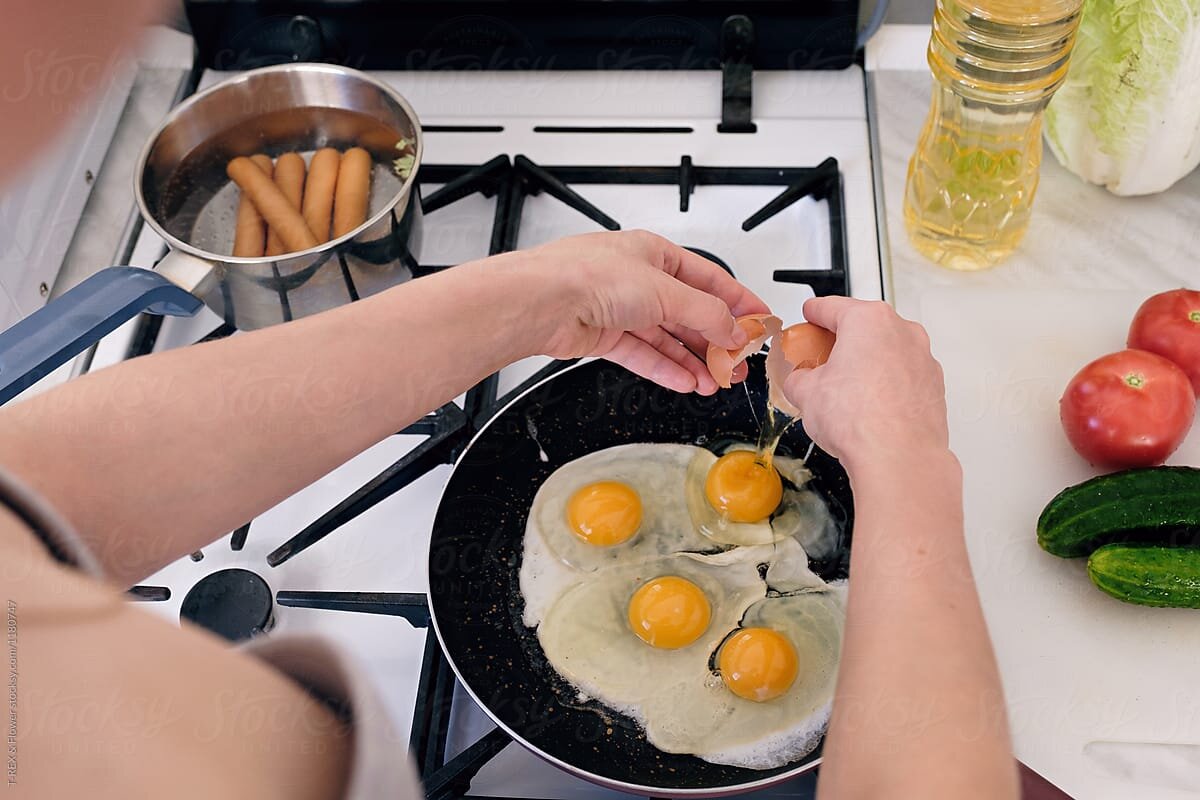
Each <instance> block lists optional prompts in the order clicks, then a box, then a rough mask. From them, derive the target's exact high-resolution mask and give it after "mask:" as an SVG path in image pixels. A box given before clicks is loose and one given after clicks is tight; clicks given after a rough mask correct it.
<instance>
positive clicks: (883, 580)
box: [787, 298, 1018, 800]
mask: <svg viewBox="0 0 1200 800" xmlns="http://www.w3.org/2000/svg"><path fill="white" fill-rule="evenodd" d="M805 315H806V316H807V317H808V319H809V320H810V321H812V322H816V323H817V324H820V325H823V326H825V327H828V328H830V329H833V330H835V331H836V332H837V335H838V340H837V343H836V344H835V345H834V350H833V354H832V356H831V358H830V361H829V363H828V364H826V365H825V366H822V367H818V368H817V369H816V370H811V371H802V372H798V373H794V374H793V375H792V376H791V377H790V378H789V381H788V385H787V391H788V394H789V396H790V397H791V398H792V399H793V402H795V403H796V404H797V405H798V406H799V407H800V408H801V409H802V410H803V411H804V419H805V427H806V429H807V430H808V432H809V433H810V435H811V436H812V437H813V438H814V439H815V440H816V441H817V443H818V444H820V445H821V446H822V447H824V448H825V449H826V450H829V451H830V452H831V453H832V454H834V455H837V456H838V457H839V458H841V459H842V462H843V464H844V465H845V466H846V469H847V472H848V473H849V475H850V481H851V486H852V489H853V491H854V505H855V525H854V547H853V551H852V554H851V562H850V587H851V588H850V600H849V608H848V611H847V618H846V634H845V639H844V641H843V646H842V661H841V668H840V672H839V673H838V687H837V696H836V698H835V700H834V710H833V720H832V722H831V725H830V732H829V738H828V740H827V742H826V745H825V761H824V763H823V765H822V767H821V778H820V785H819V792H820V796H821V798H822V800H847V799H849V798H880V797H896V798H908V797H912V798H922V800H941V799H942V798H944V799H945V800H957V798H962V797H972V798H996V799H997V800H1000V798H1016V797H1018V784H1017V772H1016V765H1015V762H1014V761H1013V757H1012V750H1011V744H1010V741H1009V735H1008V725H1007V721H1006V717H1005V709H1004V697H1003V692H1002V689H1001V685H1000V676H999V673H998V671H997V668H996V663H995V659H994V657H993V654H992V647H991V642H990V640H989V639H988V634H987V629H986V627H985V625H984V620H983V614H982V612H981V610H980V607H979V600H978V597H977V596H976V593H975V584H974V580H973V579H972V577H971V568H970V564H969V562H968V559H967V550H966V545H965V543H964V540H963V514H962V472H961V470H960V468H959V465H958V461H957V460H956V459H955V458H954V456H953V454H952V453H951V452H950V450H949V445H948V436H947V432H946V409H945V400H944V388H943V383H942V374H941V369H940V367H939V366H938V365H937V362H935V361H934V360H933V358H932V357H931V356H930V354H929V341H928V338H927V337H926V336H925V333H924V331H923V330H922V329H921V328H920V327H919V326H917V325H914V324H913V323H910V322H906V321H904V320H902V319H900V318H899V317H897V316H896V315H895V313H894V312H893V311H891V309H890V308H888V307H887V306H886V305H884V304H882V303H863V302H860V301H854V300H846V299H844V298H825V299H821V300H816V301H810V302H809V304H808V305H806V306H805Z"/></svg>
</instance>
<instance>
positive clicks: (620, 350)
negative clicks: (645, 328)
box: [604, 333, 712, 392]
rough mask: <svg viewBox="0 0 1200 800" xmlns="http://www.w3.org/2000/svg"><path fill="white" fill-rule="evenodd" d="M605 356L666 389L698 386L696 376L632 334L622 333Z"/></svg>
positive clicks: (687, 390)
mask: <svg viewBox="0 0 1200 800" xmlns="http://www.w3.org/2000/svg"><path fill="white" fill-rule="evenodd" d="M604 357H605V358H607V359H608V360H609V361H613V362H615V363H617V364H620V365H621V366H623V367H625V369H627V370H629V371H630V372H632V373H633V374H635V375H640V376H641V377H643V378H646V379H648V380H652V381H654V382H655V383H657V384H658V385H659V386H664V387H666V388H667V389H673V390H674V391H676V392H692V391H695V389H696V377H695V375H693V374H692V373H691V372H690V371H689V370H687V369H685V368H684V367H681V366H680V365H679V364H677V363H676V362H675V361H673V360H672V359H671V358H669V357H668V356H665V355H663V354H662V353H660V352H659V351H658V350H657V349H655V348H654V347H652V346H651V345H650V344H648V343H646V342H644V341H642V340H641V339H639V338H637V337H636V336H634V335H633V334H631V333H623V334H621V338H620V339H618V340H617V343H616V345H614V346H613V348H612V349H611V350H609V351H608V352H607V353H605V355H604ZM711 378H712V376H709V379H710V380H711Z"/></svg>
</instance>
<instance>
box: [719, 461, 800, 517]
mask: <svg viewBox="0 0 1200 800" xmlns="http://www.w3.org/2000/svg"><path fill="white" fill-rule="evenodd" d="M704 494H705V495H706V496H707V497H708V502H709V505H711V506H712V507H713V508H715V509H716V510H717V511H720V512H721V513H722V514H725V515H726V516H728V517H729V519H730V520H731V521H733V522H758V521H759V520H764V519H766V518H767V517H769V516H771V512H772V511H774V510H775V509H776V508H777V507H778V506H779V501H780V500H782V499H783V481H781V480H780V479H779V473H778V472H776V471H775V468H774V467H772V466H768V465H766V464H763V463H762V462H760V461H758V459H757V457H756V455H755V454H754V452H753V451H751V450H734V451H733V452H731V453H726V454H725V455H723V456H721V457H720V458H718V459H717V463H715V464H713V465H712V468H711V469H710V470H709V471H708V478H707V479H706V480H705V481H704Z"/></svg>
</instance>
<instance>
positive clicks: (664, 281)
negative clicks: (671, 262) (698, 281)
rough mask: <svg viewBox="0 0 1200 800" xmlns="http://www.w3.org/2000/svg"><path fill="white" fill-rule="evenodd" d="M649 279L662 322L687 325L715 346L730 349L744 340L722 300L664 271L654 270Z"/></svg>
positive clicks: (744, 336)
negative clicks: (652, 283)
mask: <svg viewBox="0 0 1200 800" xmlns="http://www.w3.org/2000/svg"><path fill="white" fill-rule="evenodd" d="M652 280H653V281H654V288H655V294H656V295H657V296H658V303H659V307H660V308H661V309H662V322H663V323H666V324H672V325H682V326H683V327H685V328H691V329H692V330H694V331H696V332H697V333H699V334H700V335H701V336H703V337H704V338H705V339H707V340H708V341H710V342H712V343H713V344H715V345H717V346H718V347H727V348H730V349H732V348H735V347H741V346H742V345H744V344H745V343H746V341H747V337H746V332H745V331H743V330H742V329H741V328H740V327H738V326H737V325H735V324H734V322H733V314H732V313H730V311H729V306H727V305H726V304H725V301H724V300H722V299H721V298H719V297H717V296H715V295H712V294H709V293H708V292H706V291H703V290H701V289H697V288H695V287H693V286H689V285H688V284H686V283H683V282H682V281H678V280H676V279H675V278H672V277H671V276H670V275H668V274H666V273H665V272H655V273H654V274H653V276H652Z"/></svg>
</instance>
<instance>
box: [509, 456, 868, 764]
mask: <svg viewBox="0 0 1200 800" xmlns="http://www.w3.org/2000/svg"><path fill="white" fill-rule="evenodd" d="M705 456H707V459H706V460H707V461H708V463H709V464H710V465H711V463H712V462H714V461H715V460H716V456H715V455H713V454H712V453H711V452H709V451H707V450H704V449H702V448H698V447H691V446H688V445H669V444H666V445H664V444H639V445H623V446H620V447H615V448H609V449H608V450H602V451H599V452H597V453H592V454H590V455H588V456H584V457H583V458H581V459H578V460H576V461H573V462H570V463H569V464H566V465H564V466H563V467H560V468H559V469H558V470H557V471H556V472H555V473H553V474H552V475H551V476H550V477H549V478H548V479H547V480H546V482H545V483H544V484H543V486H542V487H541V488H540V489H539V491H538V494H537V496H536V497H535V499H534V503H533V506H532V508H531V510H530V515H529V520H528V523H527V526H526V531H525V541H524V550H523V556H522V563H521V570H520V587H521V595H522V598H523V599H524V602H525V611H524V622H525V624H526V625H527V626H528V627H531V628H533V627H536V628H537V637H538V641H539V643H540V644H541V647H542V650H543V652H544V653H545V655H546V658H547V660H548V662H549V663H550V665H551V666H552V667H553V668H554V669H555V670H556V671H557V672H558V673H559V675H561V676H562V677H563V678H564V679H565V680H566V681H567V682H568V683H570V684H571V685H572V686H573V687H574V689H575V690H576V692H577V695H578V699H579V700H581V701H583V700H588V699H595V700H597V701H599V702H600V703H602V704H604V705H605V706H607V707H609V708H612V709H614V710H615V711H618V712H620V713H623V714H625V715H626V716H628V717H630V718H631V719H633V720H634V721H635V722H637V723H638V724H639V725H640V726H641V727H642V728H643V729H644V731H645V733H646V738H647V740H648V741H649V742H650V743H651V744H653V745H654V746H655V747H657V748H659V749H660V750H663V751H665V752H670V753H687V754H692V755H696V756H698V757H700V758H702V759H704V760H706V761H710V762H713V763H718V764H728V765H733V766H741V767H747V768H751V769H767V768H771V767H776V766H780V765H782V764H786V763H789V762H791V761H794V760H795V759H798V758H800V757H802V756H804V755H806V754H807V753H809V752H811V750H812V749H813V748H814V747H815V746H816V745H817V743H818V742H819V741H820V737H821V735H822V734H823V732H824V730H825V727H826V725H827V724H828V720H829V713H830V702H831V700H832V691H833V678H834V675H835V674H836V668H837V660H838V654H839V650H840V646H841V633H842V619H843V617H844V586H842V587H837V586H831V585H829V584H826V583H825V582H824V581H823V580H822V579H821V578H820V577H819V576H818V575H816V574H815V573H813V572H812V570H811V569H810V568H809V565H808V555H807V554H806V552H805V548H804V547H803V546H802V544H801V541H816V542H817V543H818V545H820V539H821V537H825V538H826V539H828V538H832V540H833V543H834V546H836V543H837V541H838V538H839V537H838V532H837V529H836V525H835V523H834V522H833V520H832V518H831V517H830V515H829V512H828V509H827V508H826V507H825V504H824V502H823V501H822V500H821V499H820V497H819V496H817V495H816V494H815V493H814V492H812V491H811V490H809V489H807V488H805V486H804V485H805V484H806V483H807V482H808V480H809V479H810V478H811V473H810V472H808V470H807V468H806V467H805V466H804V463H803V461H800V460H798V459H788V458H785V457H782V456H779V457H777V459H776V464H777V468H778V469H779V470H780V473H781V475H783V476H784V477H785V479H786V481H787V482H788V483H787V484H785V486H786V487H787V491H788V492H789V493H790V497H788V496H785V498H786V499H787V501H788V502H787V503H785V505H786V507H784V508H781V510H780V512H777V513H776V514H775V515H774V518H773V519H772V521H771V523H776V522H777V520H778V519H780V518H782V519H783V520H784V522H783V523H782V525H784V526H787V527H786V528H784V530H786V531H790V534H789V535H785V536H782V537H781V536H779V535H777V534H776V533H775V532H774V531H772V532H771V533H770V536H769V538H767V539H766V541H762V542H758V543H755V544H745V545H742V546H732V547H731V546H730V545H729V544H727V543H717V542H714V541H713V540H711V539H710V538H708V537H706V536H703V535H701V534H700V533H699V532H698V529H697V528H696V527H695V524H694V522H693V510H692V509H691V508H690V507H689V506H690V502H689V501H694V498H692V497H691V496H690V495H691V494H692V492H693V486H692V484H691V482H690V480H689V467H690V466H692V465H695V464H696V463H698V461H699V460H700V459H703V458H704V457H705ZM704 474H705V475H706V474H707V470H705V472H704ZM599 480H620V481H623V482H625V483H627V484H629V485H630V486H631V487H633V488H634V489H635V490H637V491H638V493H639V496H640V497H641V498H642V505H643V522H642V526H641V528H640V530H639V532H638V534H637V535H636V536H635V537H633V539H631V540H630V541H629V542H626V543H624V544H622V545H617V546H614V547H609V548H598V547H594V546H592V545H588V544H586V543H584V542H582V541H581V540H579V539H578V538H576V537H575V536H574V534H573V533H571V531H570V529H569V527H568V526H567V523H566V502H567V500H568V499H569V498H570V496H571V494H572V493H573V492H574V491H575V490H576V489H578V488H579V487H581V486H583V485H586V484H588V483H592V482H595V481H599ZM700 489H701V492H702V490H703V481H702V480H701V481H700ZM809 496H811V498H812V499H811V500H809V499H807V498H808V497H809ZM700 498H701V499H702V500H703V501H704V506H705V507H706V508H709V510H710V511H712V509H711V507H709V506H708V503H707V499H706V498H704V497H703V494H701V495H700ZM813 501H815V502H813ZM713 513H714V515H715V512H713ZM788 515H791V516H790V517H789V516H788ZM763 525H764V526H765V527H767V528H768V530H771V524H770V523H763ZM830 530H832V535H831V534H830ZM663 575H678V576H680V577H684V578H686V579H687V580H690V581H692V582H693V583H695V584H696V585H697V586H699V587H700V589H701V590H702V591H703V592H704V593H705V596H706V597H707V598H708V600H709V604H710V607H711V612H712V613H711V620H710V622H709V626H708V628H707V629H706V630H705V632H704V633H703V634H702V635H701V636H700V638H699V639H698V640H697V641H696V642H693V643H692V644H690V645H688V646H686V647H682V648H679V649H676V650H665V649H660V648H655V647H651V646H650V645H648V644H646V643H645V642H643V641H642V640H641V639H640V638H638V637H637V636H636V635H635V634H634V633H633V631H632V630H631V629H630V627H629V624H628V618H627V608H628V603H629V599H630V597H631V596H632V595H633V593H634V592H635V591H636V590H637V589H638V588H639V587H640V586H641V585H642V584H644V583H645V582H646V581H648V580H650V579H651V578H654V577H659V576H663ZM758 625H761V626H763V627H770V628H773V629H775V630H778V631H779V632H780V633H782V634H783V635H784V636H786V637H787V638H788V640H789V641H791V642H792V643H793V646H795V648H796V650H797V654H798V657H799V661H800V674H799V677H798V678H797V680H796V682H795V683H794V684H793V686H792V687H790V688H789V690H788V691H787V692H786V693H785V694H784V695H783V696H782V697H780V698H776V699H775V700H772V701H769V702H766V703H755V702H752V701H749V700H745V699H742V698H740V697H737V696H736V695H734V694H733V693H732V692H730V691H729V690H728V689H727V688H726V687H725V685H724V682H723V681H722V680H721V678H720V675H719V673H718V672H716V671H715V663H716V659H715V655H716V653H717V651H718V648H719V647H720V645H721V643H722V642H723V641H724V640H725V638H726V637H727V636H729V635H730V634H731V633H732V632H733V631H734V630H736V629H737V628H738V627H751V626H758Z"/></svg>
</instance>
